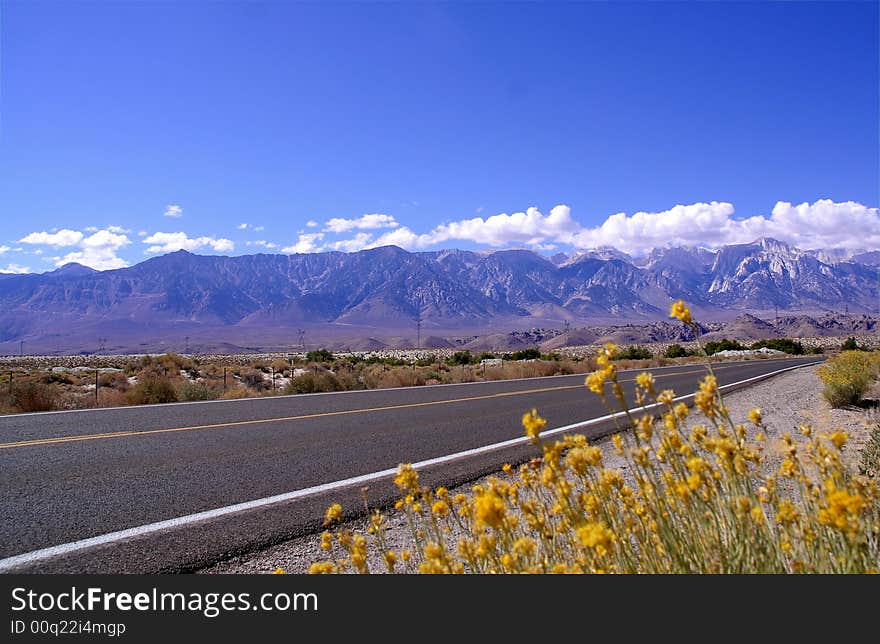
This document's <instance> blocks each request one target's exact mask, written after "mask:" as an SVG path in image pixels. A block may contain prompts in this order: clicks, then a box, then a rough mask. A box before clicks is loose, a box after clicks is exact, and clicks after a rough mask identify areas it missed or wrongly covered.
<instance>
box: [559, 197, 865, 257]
mask: <svg viewBox="0 0 880 644" xmlns="http://www.w3.org/2000/svg"><path fill="white" fill-rule="evenodd" d="M759 237H773V238H775V239H779V240H780V241H784V242H788V243H790V244H792V245H794V246H797V247H799V248H803V249H815V248H845V249H858V248H880V214H878V210H877V208H868V207H867V206H864V205H862V204H860V203H856V202H853V201H847V202H841V203H835V202H833V201H831V200H830V199H820V200H818V201H816V202H814V203H812V204H810V203H806V202H805V203H802V204H800V205H798V206H793V205H792V204H791V203H789V202H785V201H779V202H777V203H776V205H775V206H774V207H773V210H772V212H771V215H770V217H766V216H764V215H755V216H752V217H748V218H744V219H736V218H734V207H733V204H731V203H727V202H717V201H713V202H710V203H695V204H690V205H686V206H685V205H678V206H675V207H673V208H670V209H669V210H664V211H662V212H637V213H635V214H633V215H627V214H626V213H617V214H615V215H611V216H610V217H608V218H607V219H606V220H605V221H604V222H603V223H602V224H601V225H600V226H596V227H594V228H583V229H582V230H581V231H580V232H578V233H576V234H575V235H574V236H573V237H572V240H571V243H572V244H573V245H574V246H576V247H578V248H596V247H599V246H614V247H615V248H618V249H619V250H622V251H625V252H627V253H631V254H635V255H638V254H642V253H645V252H647V251H649V250H650V249H652V248H658V247H663V246H667V247H669V246H694V245H705V246H709V247H718V246H722V245H725V244H743V243H749V242H752V241H754V240H755V239H758V238H759Z"/></svg>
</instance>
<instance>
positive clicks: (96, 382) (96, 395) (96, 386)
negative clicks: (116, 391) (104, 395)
mask: <svg viewBox="0 0 880 644" xmlns="http://www.w3.org/2000/svg"><path fill="white" fill-rule="evenodd" d="M97 406H98V370H97V369H95V407H97Z"/></svg>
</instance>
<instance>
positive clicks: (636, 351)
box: [613, 345, 654, 360]
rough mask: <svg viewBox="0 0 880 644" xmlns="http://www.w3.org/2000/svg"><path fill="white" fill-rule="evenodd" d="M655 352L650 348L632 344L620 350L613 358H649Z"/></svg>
mask: <svg viewBox="0 0 880 644" xmlns="http://www.w3.org/2000/svg"><path fill="white" fill-rule="evenodd" d="M653 357H654V354H653V353H651V351H650V350H649V349H646V348H645V347H640V346H635V345H633V346H631V347H627V348H626V349H623V350H619V351H618V352H617V353H616V354H615V355H614V358H613V360H648V359H650V358H653Z"/></svg>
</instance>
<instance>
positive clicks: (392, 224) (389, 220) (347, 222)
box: [306, 214, 400, 233]
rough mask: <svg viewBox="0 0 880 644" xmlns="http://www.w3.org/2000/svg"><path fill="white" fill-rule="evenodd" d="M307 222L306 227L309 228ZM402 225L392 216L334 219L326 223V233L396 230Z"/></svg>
mask: <svg viewBox="0 0 880 644" xmlns="http://www.w3.org/2000/svg"><path fill="white" fill-rule="evenodd" d="M309 223H311V222H307V223H306V225H307V226H308V225H309ZM399 225H400V224H398V223H397V220H396V219H395V218H394V217H392V216H391V215H382V214H373V215H362V216H361V217H358V218H356V219H342V218H340V217H334V218H333V219H330V220H328V221H326V222H324V232H329V233H344V232H348V231H349V230H375V229H378V228H396V227H397V226H399Z"/></svg>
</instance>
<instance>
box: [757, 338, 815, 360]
mask: <svg viewBox="0 0 880 644" xmlns="http://www.w3.org/2000/svg"><path fill="white" fill-rule="evenodd" d="M765 347H766V348H767V349H776V350H777V351H782V352H783V353H788V354H791V355H794V356H802V355H804V353H805V352H804V345H802V344H801V343H800V342H798V341H797V340H790V339H789V338H771V339H769V340H758V341H757V342H755V343H754V344H753V345H752V346H751V348H752V349H763V348H765Z"/></svg>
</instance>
